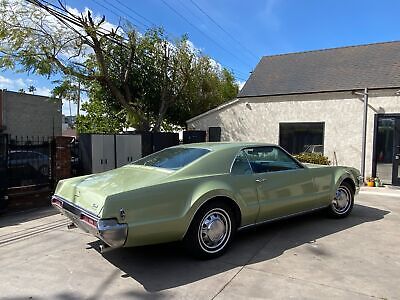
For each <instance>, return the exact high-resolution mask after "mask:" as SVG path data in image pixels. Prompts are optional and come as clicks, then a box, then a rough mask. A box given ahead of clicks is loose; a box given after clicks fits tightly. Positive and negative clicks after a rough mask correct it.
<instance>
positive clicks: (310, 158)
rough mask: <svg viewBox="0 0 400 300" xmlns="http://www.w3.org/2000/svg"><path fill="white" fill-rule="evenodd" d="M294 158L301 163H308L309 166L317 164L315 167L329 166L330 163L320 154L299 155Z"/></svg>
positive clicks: (304, 153)
mask: <svg viewBox="0 0 400 300" xmlns="http://www.w3.org/2000/svg"><path fill="white" fill-rule="evenodd" d="M294 157H295V158H296V159H297V160H298V161H301V162H303V163H309V164H317V165H329V164H330V161H329V159H328V158H327V157H326V156H323V155H322V154H320V153H306V152H303V153H300V154H297V155H294Z"/></svg>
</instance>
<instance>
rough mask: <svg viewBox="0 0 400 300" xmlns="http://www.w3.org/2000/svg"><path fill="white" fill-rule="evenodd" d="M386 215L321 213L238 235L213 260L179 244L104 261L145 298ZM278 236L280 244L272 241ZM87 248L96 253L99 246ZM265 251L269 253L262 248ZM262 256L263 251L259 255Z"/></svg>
mask: <svg viewBox="0 0 400 300" xmlns="http://www.w3.org/2000/svg"><path fill="white" fill-rule="evenodd" d="M388 213H389V211H385V210H381V209H377V208H373V207H368V206H364V205H355V206H354V210H353V212H352V214H351V215H350V216H349V217H347V218H345V219H330V218H327V217H326V215H325V214H324V213H323V212H316V213H312V214H307V215H303V216H298V217H294V218H290V219H286V220H282V221H278V222H274V223H268V224H265V225H262V226H257V227H252V228H250V229H247V230H243V231H241V232H239V233H238V234H237V236H236V239H235V241H234V242H233V244H232V247H231V248H230V249H229V250H228V252H227V253H225V254H224V255H223V256H221V257H219V258H217V259H213V260H196V259H194V258H192V257H191V256H190V255H188V254H187V252H185V250H184V249H183V247H182V245H181V244H180V243H170V244H163V245H154V246H145V247H137V248H126V249H125V248H123V249H116V250H113V251H110V252H107V253H104V254H103V256H104V258H105V259H106V260H108V261H109V262H110V263H112V264H113V265H115V266H116V267H117V268H119V269H120V270H121V271H122V272H124V273H125V274H123V275H122V277H132V278H133V279H135V280H136V281H138V282H139V283H141V284H142V285H143V286H144V288H145V289H146V290H147V291H149V292H158V291H163V290H166V289H170V288H174V287H178V286H182V285H186V284H189V283H192V282H195V281H198V280H201V279H203V278H207V277H209V276H214V275H218V274H219V275H221V276H224V274H222V273H224V272H226V271H229V270H232V269H234V268H237V267H241V266H244V265H246V264H248V263H250V262H251V263H256V262H261V261H267V260H270V259H273V258H276V257H278V256H280V255H281V254H282V253H284V252H285V251H286V250H288V249H291V248H295V247H297V246H300V245H302V244H306V243H312V242H313V241H315V240H317V239H320V238H323V237H326V236H329V235H331V234H334V233H337V232H340V231H344V230H347V229H349V228H352V227H354V226H359V225H362V224H364V223H367V222H374V221H377V220H381V219H383V218H384V216H385V215H387V214H388ZM278 234H279V237H280V238H279V239H276V240H275V241H274V238H275V237H276V236H277V235H278ZM91 246H92V247H93V248H95V249H98V246H99V243H98V242H94V243H92V244H91ZM267 246H268V247H267ZM261 250H263V251H261Z"/></svg>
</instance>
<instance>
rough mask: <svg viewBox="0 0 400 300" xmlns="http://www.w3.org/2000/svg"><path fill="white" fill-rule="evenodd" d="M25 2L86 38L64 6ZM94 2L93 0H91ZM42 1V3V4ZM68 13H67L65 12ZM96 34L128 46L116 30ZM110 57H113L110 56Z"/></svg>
mask: <svg viewBox="0 0 400 300" xmlns="http://www.w3.org/2000/svg"><path fill="white" fill-rule="evenodd" d="M25 1H26V2H28V3H30V4H33V5H36V6H38V7H40V8H42V9H44V10H46V11H47V12H49V13H50V14H52V15H54V16H55V17H56V18H57V19H58V20H59V21H60V22H62V23H63V24H64V25H65V26H67V27H68V28H70V29H71V30H72V31H74V32H76V33H77V34H78V35H80V36H82V37H84V38H85V39H86V37H85V36H84V35H83V34H82V32H79V31H78V30H77V29H76V28H74V27H73V26H72V25H71V24H73V25H75V26H76V27H79V28H82V29H83V26H82V24H81V23H79V22H78V21H77V19H76V16H75V15H74V14H72V13H70V12H68V11H66V10H65V7H62V8H61V7H59V6H56V5H54V4H52V3H50V2H48V1H46V0H25ZM92 1H94V2H96V1H95V0H92ZM43 3H44V4H43ZM102 7H103V8H105V9H107V10H109V8H107V7H104V6H102ZM66 13H67V14H69V15H67V14H66ZM113 13H114V14H115V15H116V16H117V17H121V16H119V15H118V14H116V13H115V12H113ZM97 32H98V34H99V35H100V36H101V37H103V38H106V39H108V40H110V41H111V42H114V43H117V44H119V45H121V46H122V47H125V48H127V47H128V46H127V45H126V44H125V43H124V42H129V39H128V38H126V37H124V36H123V35H120V34H118V33H117V32H112V31H110V30H108V29H106V28H98V29H97ZM110 34H112V35H117V36H118V37H115V36H110ZM110 58H111V59H113V57H110ZM228 68H229V67H228ZM231 70H232V71H233V73H234V74H238V73H239V74H240V73H242V72H239V71H237V70H235V69H233V68H231ZM242 75H243V76H244V77H246V76H247V75H245V74H244V73H242ZM235 77H236V78H237V79H240V80H246V79H244V78H242V77H239V76H235Z"/></svg>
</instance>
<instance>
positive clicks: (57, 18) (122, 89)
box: [0, 0, 237, 131]
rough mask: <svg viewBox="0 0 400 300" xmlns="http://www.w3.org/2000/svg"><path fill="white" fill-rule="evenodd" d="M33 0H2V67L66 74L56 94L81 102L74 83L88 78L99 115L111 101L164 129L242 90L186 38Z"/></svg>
mask: <svg viewBox="0 0 400 300" xmlns="http://www.w3.org/2000/svg"><path fill="white" fill-rule="evenodd" d="M28 2H29V3H31V4H28V5H27V4H26V2H18V1H9V0H0V13H1V15H2V16H3V17H2V18H1V20H0V55H1V56H0V69H15V68H17V69H18V70H19V71H24V72H33V73H36V74H39V75H43V76H47V77H52V76H55V75H60V74H61V77H62V79H61V81H59V84H58V86H57V87H56V88H55V89H54V90H53V93H54V95H55V96H58V97H66V99H73V100H76V97H74V96H73V95H75V96H76V84H74V83H76V82H79V83H81V84H82V86H83V87H84V88H85V89H87V90H88V91H89V93H92V95H91V94H89V98H90V101H92V102H93V107H90V105H89V104H87V105H85V109H88V110H89V111H90V113H88V115H90V116H91V117H93V118H94V120H100V119H99V118H97V116H98V114H99V116H102V115H104V109H106V110H107V109H109V108H110V107H112V110H110V111H109V112H112V113H113V114H119V116H121V115H124V116H125V121H126V120H127V122H128V123H129V125H130V126H132V127H135V128H136V129H139V130H153V131H159V130H160V129H161V127H162V126H163V124H166V123H167V124H168V123H171V124H177V125H184V121H185V119H184V118H187V117H188V116H189V117H190V116H193V114H197V113H201V112H204V111H205V110H207V109H210V108H212V107H215V106H216V105H219V104H220V103H222V102H224V101H227V100H230V99H231V98H233V97H235V95H236V92H237V85H236V84H235V83H234V81H232V80H231V79H233V76H232V74H231V73H230V72H229V71H228V70H221V68H219V67H218V66H217V65H216V64H215V63H213V61H212V60H211V59H210V58H209V57H206V56H204V55H202V54H201V53H199V52H197V51H196V50H195V49H193V47H191V46H190V43H189V42H188V40H187V38H186V37H182V38H180V39H178V40H175V41H173V42H171V41H169V39H168V37H167V36H166V35H165V33H164V31H163V30H162V29H160V28H155V29H150V30H148V31H147V32H145V33H144V34H138V33H137V31H136V30H135V29H134V27H133V26H132V25H130V24H129V23H128V24H125V26H124V28H123V30H122V29H121V27H119V26H118V27H115V26H114V27H112V26H111V25H110V24H107V23H106V21H105V17H104V16H103V17H102V18H98V17H94V16H92V14H91V12H90V11H89V10H87V11H85V12H84V13H81V14H76V13H73V12H72V11H71V10H70V9H68V8H67V7H65V6H64V5H63V4H62V3H61V2H59V6H58V7H57V8H54V7H53V6H52V7H50V6H46V5H45V4H44V2H41V1H37V0H28ZM110 26H111V27H112V29H111V30H108V29H106V27H110ZM94 90H95V92H93V91H94ZM235 91H236V92H235ZM86 119H87V118H86ZM117 119H119V118H117ZM82 120H85V118H82ZM106 123H108V122H106ZM101 124H102V123H101ZM101 124H100V125H101ZM103 125H104V124H103ZM103 125H101V126H98V128H102V126H103ZM112 128H113V129H115V127H112Z"/></svg>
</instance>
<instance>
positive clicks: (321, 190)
mask: <svg viewBox="0 0 400 300" xmlns="http://www.w3.org/2000/svg"><path fill="white" fill-rule="evenodd" d="M360 182H362V178H361V177H360V173H359V171H358V170H356V169H354V168H350V167H329V166H320V165H304V164H302V163H300V162H299V161H297V160H296V159H294V158H293V157H292V156H291V155H290V154H288V153H287V152H286V151H285V150H283V149H282V148H280V147H279V146H276V145H271V144H258V143H202V144H187V145H181V146H176V147H171V148H167V149H164V150H162V151H159V152H157V153H154V154H151V155H149V156H146V157H144V158H142V159H139V160H137V161H136V162H133V163H131V164H128V165H126V166H123V167H121V168H118V169H115V170H111V171H107V172H104V173H100V174H92V175H88V176H81V177H75V178H70V179H66V180H62V181H60V182H59V183H58V185H57V189H56V191H55V194H54V196H53V198H52V204H53V206H54V207H56V208H57V209H58V210H60V211H61V212H62V213H63V214H64V215H65V216H67V217H68V218H70V219H71V220H72V223H71V225H70V227H75V226H78V227H79V228H81V229H83V230H84V231H86V232H89V233H92V234H93V235H95V236H96V237H98V238H99V239H100V240H102V241H103V242H104V243H103V245H102V251H107V250H110V249H113V248H118V247H134V246H140V245H149V244H157V243H164V242H172V241H180V240H182V241H183V242H184V243H185V244H186V246H187V247H189V249H190V251H191V253H193V254H195V255H196V256H201V257H205V258H212V257H216V256H218V255H221V254H222V253H223V252H224V251H225V250H226V249H227V248H228V246H229V244H230V243H231V242H232V240H233V238H234V235H235V233H236V231H237V230H240V229H243V228H245V227H248V226H253V225H257V224H260V223H264V222H269V221H272V220H277V219H281V218H284V217H288V216H293V215H297V214H301V213H305V212H309V211H313V210H316V209H326V210H327V211H328V212H329V214H330V215H331V216H333V217H337V218H342V217H346V216H347V215H349V213H350V212H351V210H352V208H353V205H354V195H355V194H356V193H358V191H359V186H360Z"/></svg>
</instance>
